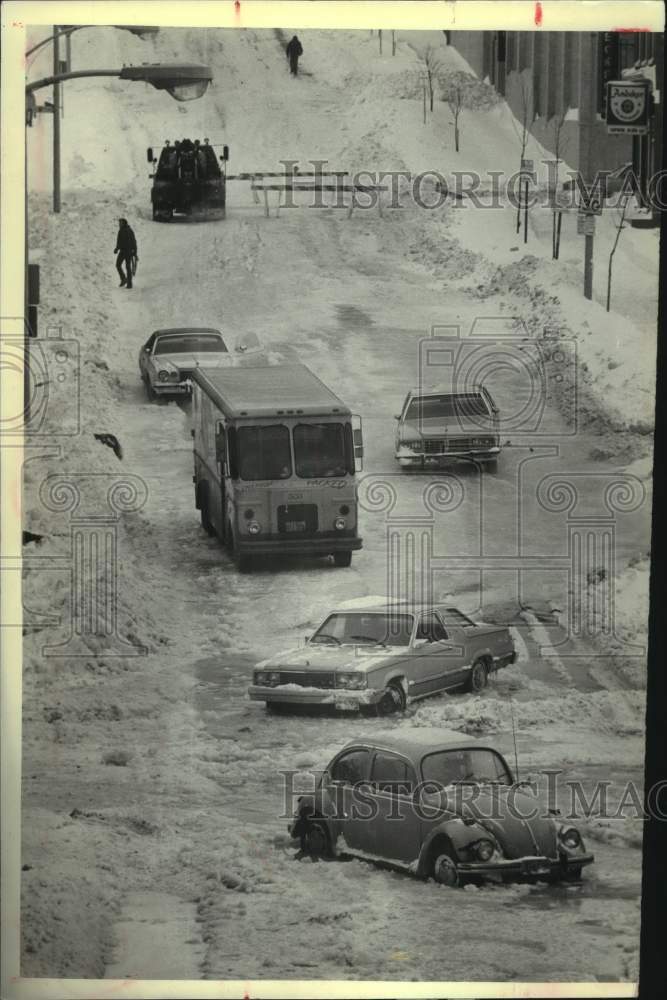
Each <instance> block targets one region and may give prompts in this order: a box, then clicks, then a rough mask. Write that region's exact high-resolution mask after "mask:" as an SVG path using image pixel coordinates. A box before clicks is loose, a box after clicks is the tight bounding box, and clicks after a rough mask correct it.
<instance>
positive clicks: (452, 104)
mask: <svg viewBox="0 0 667 1000" xmlns="http://www.w3.org/2000/svg"><path fill="white" fill-rule="evenodd" d="M447 103H448V104H449V110H450V111H451V113H452V116H453V118H454V147H455V149H456V152H457V153H458V151H459V116H460V114H461V111H462V110H463V92H462V90H461V87H460V86H455V87H452V88H451V89H450V91H449V94H448V95H447Z"/></svg>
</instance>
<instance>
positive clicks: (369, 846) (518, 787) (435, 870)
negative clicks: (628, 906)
mask: <svg viewBox="0 0 667 1000" xmlns="http://www.w3.org/2000/svg"><path fill="white" fill-rule="evenodd" d="M288 829H289V832H290V834H291V836H292V837H293V838H295V839H297V838H298V839H299V841H300V846H301V850H302V851H303V852H304V853H309V854H314V855H324V856H338V855H353V856H356V857H360V858H363V859H366V860H371V861H377V862H382V863H384V864H388V865H391V866H392V867H397V868H402V869H404V870H407V871H409V872H411V873H412V874H414V875H417V876H419V877H422V878H432V879H434V880H435V881H436V882H439V883H441V884H442V885H445V886H450V887H455V886H462V885H464V884H465V883H466V882H470V883H479V882H483V881H488V880H491V881H496V882H516V881H523V882H537V881H546V882H576V881H578V880H579V879H580V878H581V873H582V869H583V868H584V867H585V866H586V865H590V864H592V862H593V861H594V857H593V855H592V854H590V853H589V852H587V851H586V848H585V846H584V842H583V839H582V837H581V834H580V832H579V831H578V829H577V828H576V826H573V825H572V823H570V822H566V821H564V820H563V819H561V818H560V814H559V813H558V811H557V810H554V809H552V808H551V809H550V808H548V807H547V806H546V805H544V804H543V803H542V802H541V801H540V799H539V797H538V796H537V795H536V794H535V793H534V786H533V785H531V783H530V782H519V781H517V780H516V779H515V777H514V775H513V774H512V770H511V768H510V767H509V765H508V763H507V761H506V760H505V759H504V757H503V756H502V754H501V753H499V751H498V750H497V749H496V748H495V747H494V746H492V745H491V744H489V743H488V742H487V741H486V740H481V739H475V738H474V737H471V736H467V735H466V734H464V733H457V732H453V731H450V730H446V729H436V728H431V727H410V728H409V729H406V728H399V729H394V730H392V731H390V732H386V733H383V732H375V733H373V735H372V736H368V737H360V738H356V739H354V740H351V741H350V742H349V743H347V744H346V746H345V747H344V748H343V749H342V750H341V751H340V752H339V753H337V754H336V756H335V757H334V758H333V760H332V761H331V762H330V763H329V765H328V766H327V768H326V769H325V771H323V772H322V775H321V778H320V780H319V783H318V785H317V787H316V789H315V791H314V792H312V793H309V794H307V795H302V796H301V797H300V798H299V799H298V801H297V806H296V810H295V814H294V818H293V820H292V822H291V823H290V824H289V827H288Z"/></svg>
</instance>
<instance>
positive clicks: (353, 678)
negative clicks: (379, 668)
mask: <svg viewBox="0 0 667 1000" xmlns="http://www.w3.org/2000/svg"><path fill="white" fill-rule="evenodd" d="M336 687H339V688H347V689H348V690H349V689H356V690H359V688H365V687H366V674H363V673H360V672H359V671H350V672H349V673H339V674H336Z"/></svg>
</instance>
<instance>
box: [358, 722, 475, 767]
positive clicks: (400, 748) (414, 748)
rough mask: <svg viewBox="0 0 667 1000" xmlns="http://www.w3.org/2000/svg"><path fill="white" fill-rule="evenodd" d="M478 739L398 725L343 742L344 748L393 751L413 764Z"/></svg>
mask: <svg viewBox="0 0 667 1000" xmlns="http://www.w3.org/2000/svg"><path fill="white" fill-rule="evenodd" d="M480 744H481V741H480V740H478V739H477V738H476V737H474V736H468V735H467V734H466V733H457V732H456V731H455V730H453V729H440V728H436V727H435V726H410V727H407V726H401V727H397V728H396V729H388V730H384V731H383V730H380V731H379V732H376V733H374V734H373V735H372V736H368V737H364V736H361V737H357V739H354V740H350V741H349V742H348V743H346V744H345V746H346V747H352V746H362V747H363V746H368V747H378V748H381V749H383V750H395V751H397V752H398V753H401V754H403V756H405V757H407V758H408V759H409V760H411V761H413V762H414V763H418V762H419V761H420V760H421V758H422V757H423V756H424V754H425V753H427V752H428V751H431V750H452V749H456V748H457V747H469V746H473V745H476V746H479V745H480Z"/></svg>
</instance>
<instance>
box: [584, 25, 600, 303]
mask: <svg viewBox="0 0 667 1000" xmlns="http://www.w3.org/2000/svg"><path fill="white" fill-rule="evenodd" d="M588 48H589V51H588V53H582V55H586V58H585V59H582V61H581V65H582V69H587V72H588V79H582V78H581V77H580V80H579V85H580V94H581V95H582V96H583V95H585V96H584V100H583V101H581V105H583V107H584V120H583V122H581V133H580V143H579V148H580V157H579V172H580V173H581V174H583V180H584V183H585V184H586V186H588V185H591V187H592V185H593V181H594V174H593V131H594V128H595V121H596V117H597V85H596V84H597V76H598V73H599V71H600V67H599V66H598V51H597V49H598V46H597V35H596V34H594V33H593V32H589V33H588ZM585 207H586V209H587V211H586V215H585V217H584V241H585V245H584V296H585V298H587V299H592V298H593V244H594V239H595V236H594V234H595V216H594V215H593V213H592V212H590V211H589V210H588V207H589V206H588V205H587V206H585Z"/></svg>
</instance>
